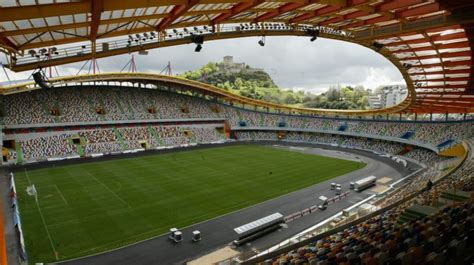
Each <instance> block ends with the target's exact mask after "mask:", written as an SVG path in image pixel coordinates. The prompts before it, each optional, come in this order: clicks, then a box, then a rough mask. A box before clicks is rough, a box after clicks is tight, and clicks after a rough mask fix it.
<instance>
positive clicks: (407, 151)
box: [398, 145, 413, 156]
mask: <svg viewBox="0 0 474 265" xmlns="http://www.w3.org/2000/svg"><path fill="white" fill-rule="evenodd" d="M411 150H413V147H412V146H409V145H406V146H405V147H404V148H403V150H402V151H400V152H399V153H398V155H401V156H402V155H405V154H407V153H409V152H410V151H411Z"/></svg>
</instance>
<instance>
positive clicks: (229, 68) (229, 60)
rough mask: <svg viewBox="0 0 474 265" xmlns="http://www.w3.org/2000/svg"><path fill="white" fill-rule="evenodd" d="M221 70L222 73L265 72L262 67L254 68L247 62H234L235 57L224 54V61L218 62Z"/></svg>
mask: <svg viewBox="0 0 474 265" xmlns="http://www.w3.org/2000/svg"><path fill="white" fill-rule="evenodd" d="M218 67H219V72H221V73H233V74H236V73H240V72H248V73H254V72H263V69H261V68H252V67H250V66H248V65H247V64H245V63H236V62H234V57H232V56H224V60H223V61H222V63H220V64H218Z"/></svg>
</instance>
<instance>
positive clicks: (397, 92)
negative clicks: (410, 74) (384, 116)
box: [381, 85, 408, 108]
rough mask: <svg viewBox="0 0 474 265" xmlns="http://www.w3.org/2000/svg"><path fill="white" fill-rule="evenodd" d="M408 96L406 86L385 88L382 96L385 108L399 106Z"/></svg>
mask: <svg viewBox="0 0 474 265" xmlns="http://www.w3.org/2000/svg"><path fill="white" fill-rule="evenodd" d="M407 95H408V91H407V88H406V86H404V85H393V86H384V87H382V95H381V101H382V105H383V107H385V108H389V107H392V106H395V105H398V104H399V103H400V102H402V101H403V100H404V99H405V98H406V97H407Z"/></svg>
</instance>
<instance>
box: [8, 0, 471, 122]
mask: <svg viewBox="0 0 474 265" xmlns="http://www.w3.org/2000/svg"><path fill="white" fill-rule="evenodd" d="M272 23H278V28H277V26H276V25H277V24H273V26H274V28H271V29H273V30H274V31H275V32H276V31H278V32H277V33H278V34H280V35H294V34H292V33H291V32H290V31H291V29H293V28H294V27H299V26H310V27H326V28H331V29H333V30H335V31H337V32H344V36H346V37H347V36H350V38H346V39H344V40H346V41H353V42H356V43H359V44H360V43H373V42H374V41H376V42H378V43H381V44H383V45H384V48H383V50H388V51H389V52H390V53H391V54H392V55H393V56H395V57H396V58H397V59H398V60H399V61H400V63H401V64H403V65H405V66H406V67H405V68H406V71H407V72H408V74H409V77H410V79H411V80H408V81H409V82H412V85H413V86H414V87H415V92H416V98H415V100H413V102H412V104H411V105H410V106H409V107H408V109H406V110H405V111H408V112H415V113H446V112H449V113H469V112H474V88H473V86H474V82H473V81H474V80H473V76H474V75H473V66H472V65H473V59H472V49H473V44H474V1H472V0H237V1H234V0H120V1H118V0H88V1H87V0H86V1H83V0H0V50H1V51H2V52H4V53H6V54H8V55H9V63H8V67H10V68H11V69H12V70H14V71H22V70H28V69H35V68H38V67H45V66H51V65H59V64H65V63H70V62H73V61H80V60H89V59H92V58H102V57H106V56H113V55H117V54H122V53H126V52H130V51H136V50H137V48H136V47H130V45H129V46H124V47H121V49H119V44H117V43H118V42H117V43H116V42H114V41H111V40H112V38H114V39H120V38H122V40H123V41H126V40H127V38H128V36H130V35H132V36H134V34H142V35H141V37H143V36H144V35H143V34H144V33H147V34H150V33H151V32H154V33H155V34H156V35H157V37H156V40H152V41H148V40H147V39H146V38H145V39H146V41H147V43H142V42H141V41H140V45H148V46H146V47H149V48H157V47H162V46H169V45H180V44H184V43H189V42H191V38H190V37H189V35H188V38H186V36H182V35H180V36H181V37H182V38H181V39H179V36H178V33H179V32H181V33H183V29H184V28H188V29H189V30H190V31H193V30H194V33H195V34H205V35H206V38H209V39H219V38H234V37H235V38H237V37H240V36H243V35H245V34H246V33H242V32H237V31H239V30H240V31H241V30H242V28H239V30H228V31H229V32H227V33H226V34H223V33H224V28H225V27H228V28H229V27H234V28H235V29H237V28H238V27H237V26H236V25H240V24H244V26H249V25H250V26H249V27H250V29H249V34H250V33H252V34H250V35H254V36H258V34H262V35H265V34H268V29H267V27H266V26H264V25H270V27H272ZM258 25H260V27H257V26H258ZM280 25H281V29H280ZM204 26H206V28H204ZM284 26H285V27H288V28H284ZM195 27H196V28H195ZM290 27H292V28H291V29H290ZM173 29H175V30H176V31H173ZM252 30H253V31H255V32H250V31H252ZM203 31H205V32H204V33H203ZM232 31H234V32H232ZM259 32H260V33H259ZM278 34H276V33H275V35H278ZM211 35H212V36H211ZM269 35H272V34H269ZM300 35H301V34H300ZM303 35H304V34H303ZM322 37H324V36H322ZM150 40H151V38H150ZM167 41H169V44H166V43H167ZM173 41H174V42H173ZM84 42H88V44H87V45H84ZM107 42H108V44H110V47H104V46H102V45H103V43H107ZM144 42H145V41H144ZM152 42H153V43H152ZM89 43H90V44H89ZM53 46H54V47H55V48H56V49H58V50H57V51H56V50H54V51H53V52H51V51H49V50H50V48H51V47H53ZM73 46H75V48H71V47H73ZM127 48H128V50H127ZM41 49H47V50H48V51H49V52H46V54H48V58H40V57H35V56H33V55H32V54H31V53H30V50H34V51H36V53H37V54H38V53H40V52H41ZM43 53H44V51H43Z"/></svg>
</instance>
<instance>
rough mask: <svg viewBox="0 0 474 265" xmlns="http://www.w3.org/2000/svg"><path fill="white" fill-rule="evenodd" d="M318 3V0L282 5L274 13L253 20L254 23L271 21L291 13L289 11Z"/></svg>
mask: <svg viewBox="0 0 474 265" xmlns="http://www.w3.org/2000/svg"><path fill="white" fill-rule="evenodd" d="M318 2H319V1H318V0H310V1H306V2H302V3H287V4H284V5H282V6H280V7H278V8H277V9H276V10H274V11H270V12H267V13H265V14H263V15H260V16H258V17H257V18H256V19H255V22H260V21H266V20H269V19H272V18H274V17H277V16H279V15H282V14H284V13H287V12H291V11H293V10H296V9H298V8H302V7H305V6H307V5H311V4H313V3H318Z"/></svg>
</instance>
